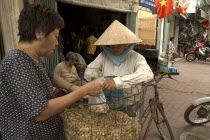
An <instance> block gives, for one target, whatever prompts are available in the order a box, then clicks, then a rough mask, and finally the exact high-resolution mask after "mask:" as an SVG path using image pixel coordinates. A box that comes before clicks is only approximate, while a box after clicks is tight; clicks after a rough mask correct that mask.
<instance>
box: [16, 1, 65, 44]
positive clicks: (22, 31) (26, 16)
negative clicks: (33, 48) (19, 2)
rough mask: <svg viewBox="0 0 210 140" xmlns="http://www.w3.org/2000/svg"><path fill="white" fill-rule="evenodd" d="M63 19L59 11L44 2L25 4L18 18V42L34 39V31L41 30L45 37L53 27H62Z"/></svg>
mask: <svg viewBox="0 0 210 140" xmlns="http://www.w3.org/2000/svg"><path fill="white" fill-rule="evenodd" d="M63 27H64V20H63V18H62V17H61V16H60V14H59V13H57V12H56V11H54V10H52V9H51V8H50V7H48V6H46V5H44V4H32V5H28V6H26V7H25V8H24V9H23V10H22V11H21V13H20V16H19V19H18V30H19V33H18V35H19V36H20V39H19V41H20V42H25V41H26V42H32V41H33V40H36V39H37V38H36V35H35V32H37V31H41V32H42V33H44V35H45V37H47V36H48V35H49V34H50V33H51V32H52V31H54V30H55V29H62V28H63Z"/></svg>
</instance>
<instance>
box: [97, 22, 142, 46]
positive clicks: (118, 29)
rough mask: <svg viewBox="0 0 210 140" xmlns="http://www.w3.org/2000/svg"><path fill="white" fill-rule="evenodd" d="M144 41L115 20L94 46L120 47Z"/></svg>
mask: <svg viewBox="0 0 210 140" xmlns="http://www.w3.org/2000/svg"><path fill="white" fill-rule="evenodd" d="M139 42H142V40H141V39H140V38H139V37H137V36H136V35H135V34H134V33H133V32H132V31H131V30H130V29H128V28H127V27H126V26H124V25H123V24H122V23H120V22H119V21H117V20H115V21H114V22H113V23H112V24H111V25H110V26H109V27H108V28H107V29H106V30H105V31H104V33H103V34H102V35H101V36H100V37H99V39H98V40H97V41H96V42H95V44H94V45H119V44H133V43H139Z"/></svg>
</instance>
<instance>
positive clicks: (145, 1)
mask: <svg viewBox="0 0 210 140" xmlns="http://www.w3.org/2000/svg"><path fill="white" fill-rule="evenodd" d="M139 6H143V7H146V8H149V9H153V8H154V7H155V3H154V0H139Z"/></svg>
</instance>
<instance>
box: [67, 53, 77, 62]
mask: <svg viewBox="0 0 210 140" xmlns="http://www.w3.org/2000/svg"><path fill="white" fill-rule="evenodd" d="M65 60H66V61H69V60H76V61H77V60H78V57H77V54H76V53H74V52H68V53H67V54H66V56H65Z"/></svg>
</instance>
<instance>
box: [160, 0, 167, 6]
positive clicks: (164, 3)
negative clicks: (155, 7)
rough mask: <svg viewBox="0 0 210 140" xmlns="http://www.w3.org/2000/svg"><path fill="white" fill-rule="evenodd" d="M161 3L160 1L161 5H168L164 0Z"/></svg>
mask: <svg viewBox="0 0 210 140" xmlns="http://www.w3.org/2000/svg"><path fill="white" fill-rule="evenodd" d="M159 3H160V6H161V7H162V6H166V3H167V1H165V0H162V1H161V2H159Z"/></svg>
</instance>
